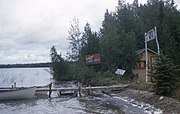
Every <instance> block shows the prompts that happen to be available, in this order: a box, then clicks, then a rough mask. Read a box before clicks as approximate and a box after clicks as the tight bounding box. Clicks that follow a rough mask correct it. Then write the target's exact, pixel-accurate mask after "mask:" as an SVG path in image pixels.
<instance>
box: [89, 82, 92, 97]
mask: <svg viewBox="0 0 180 114" xmlns="http://www.w3.org/2000/svg"><path fill="white" fill-rule="evenodd" d="M91 94H92V90H91V85H90V84H89V95H91Z"/></svg>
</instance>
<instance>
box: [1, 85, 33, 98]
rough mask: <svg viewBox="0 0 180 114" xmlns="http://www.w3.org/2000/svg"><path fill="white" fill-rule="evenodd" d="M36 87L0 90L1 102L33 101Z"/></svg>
mask: <svg viewBox="0 0 180 114" xmlns="http://www.w3.org/2000/svg"><path fill="white" fill-rule="evenodd" d="M35 92H36V87H35V86H33V87H22V88H16V89H13V90H12V89H11V90H10V89H8V90H7V89H6V90H0V100H19V99H31V98H33V97H34V95H35Z"/></svg>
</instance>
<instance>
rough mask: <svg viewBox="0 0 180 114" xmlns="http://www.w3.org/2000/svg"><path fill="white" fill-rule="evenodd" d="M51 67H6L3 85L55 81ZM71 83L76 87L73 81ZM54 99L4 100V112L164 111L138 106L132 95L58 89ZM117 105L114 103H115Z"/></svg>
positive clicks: (0, 75) (0, 73)
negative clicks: (78, 95)
mask: <svg viewBox="0 0 180 114" xmlns="http://www.w3.org/2000/svg"><path fill="white" fill-rule="evenodd" d="M48 70H49V68H3V69H0V87H11V85H12V84H13V83H14V82H16V85H17V86H18V87H19V86H20V87H21V86H43V85H47V84H49V83H50V82H53V86H54V87H55V86H62V84H60V85H57V82H56V81H54V80H53V79H52V76H51V74H50V73H49V72H48ZM69 85H70V86H74V85H73V84H72V83H70V84H69ZM51 96H52V98H48V97H47V96H43V97H40V96H39V97H38V96H35V97H34V98H33V99H29V100H15V101H0V114H124V113H125V114H126V113H127V114H154V113H157V114H160V113H161V111H160V110H158V109H155V108H153V107H152V106H150V105H148V104H145V105H147V106H146V107H145V108H146V109H145V108H143V106H145V105H142V106H141V107H138V106H139V104H142V103H137V105H136V106H135V104H134V103H135V102H132V103H131V102H130V101H132V100H131V99H130V100H129V99H128V98H119V97H117V96H116V95H115V94H114V95H112V96H108V95H104V94H103V95H100V96H85V97H82V98H76V97H72V96H61V97H58V95H57V93H56V92H53V93H52V95H51ZM112 104H113V105H112Z"/></svg>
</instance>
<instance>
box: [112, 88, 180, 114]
mask: <svg viewBox="0 0 180 114" xmlns="http://www.w3.org/2000/svg"><path fill="white" fill-rule="evenodd" d="M112 93H113V92H112ZM115 94H116V95H117V96H118V97H128V98H130V99H134V100H136V101H140V102H144V103H148V104H150V105H152V106H154V107H155V108H157V109H160V110H162V111H163V114H180V102H179V101H178V100H177V99H173V98H169V97H165V96H159V95H155V94H154V93H153V92H148V91H141V90H135V89H131V88H126V89H124V90H122V91H120V92H115Z"/></svg>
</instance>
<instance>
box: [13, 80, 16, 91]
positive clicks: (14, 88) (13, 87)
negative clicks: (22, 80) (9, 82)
mask: <svg viewBox="0 0 180 114" xmlns="http://www.w3.org/2000/svg"><path fill="white" fill-rule="evenodd" d="M15 89H16V82H14V87H13V90H15Z"/></svg>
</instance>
